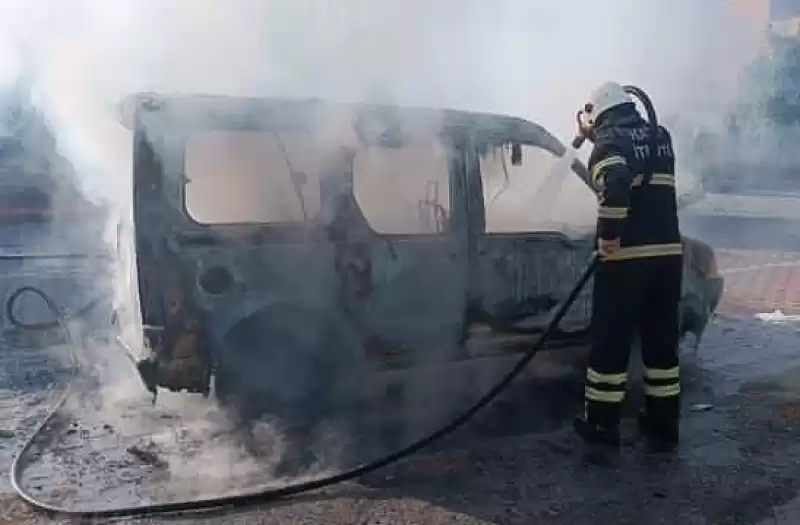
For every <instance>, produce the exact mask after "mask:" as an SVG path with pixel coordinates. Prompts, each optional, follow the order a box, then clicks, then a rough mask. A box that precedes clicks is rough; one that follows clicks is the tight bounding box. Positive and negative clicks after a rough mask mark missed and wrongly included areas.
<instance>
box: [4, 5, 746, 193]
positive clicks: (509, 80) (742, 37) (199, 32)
mask: <svg viewBox="0 0 800 525" xmlns="http://www.w3.org/2000/svg"><path fill="white" fill-rule="evenodd" d="M731 5H732V3H731V2H726V1H722V0H711V1H708V2H696V1H694V2H692V1H691V0H675V1H671V2H659V1H655V0H648V1H645V2H641V1H634V0H599V1H597V2H585V1H580V0H564V1H562V2H548V1H545V0H498V1H496V2H481V1H476V0H442V1H439V2H426V1H423V0H409V1H405V2H396V1H383V0H381V1H364V0H348V1H344V2H333V1H321V2H316V1H309V0H302V1H297V0H291V1H288V0H266V1H254V0H237V1H230V2H224V3H223V2H215V1H210V0H168V1H154V0H136V1H133V0H117V1H115V2H109V1H105V0H75V1H72V2H60V1H58V0H4V1H3V2H2V5H1V7H0V20H1V21H0V33H2V34H3V42H2V43H0V57H5V58H2V62H3V63H2V66H3V67H2V69H0V70H1V71H3V72H4V73H5V75H4V76H5V77H6V78H8V77H9V76H12V75H13V70H15V69H16V70H19V66H20V64H21V63H22V62H23V61H28V62H27V67H32V68H33V69H34V70H35V72H36V73H37V74H38V82H37V92H38V95H39V98H38V101H39V103H40V104H42V105H43V107H45V108H46V110H47V112H48V115H49V116H50V118H51V120H52V122H53V123H54V125H55V127H56V130H57V132H58V137H59V141H60V144H61V147H62V149H63V151H64V152H65V153H67V154H68V156H69V157H70V158H71V159H72V160H73V161H74V162H75V163H76V164H77V165H78V166H79V167H80V169H81V173H82V179H83V183H84V186H85V187H86V189H87V190H88V191H89V192H90V193H92V194H93V195H98V196H101V197H102V198H107V199H112V200H119V199H125V198H127V189H128V188H129V179H130V166H129V165H130V144H129V143H130V138H129V137H128V136H127V133H126V132H124V131H123V130H122V129H120V127H119V126H118V124H117V122H116V118H117V114H116V112H115V110H114V105H115V104H116V103H117V102H118V101H119V99H121V98H122V97H123V96H125V95H126V94H128V93H131V92H136V91H143V90H148V91H166V92H174V91H181V92H206V93H232V94H234V93H236V94H251V95H265V96H266V95H284V96H291V97H305V96H318V97H334V98H345V99H370V100H378V101H387V102H398V103H409V104H420V105H428V106H449V107H457V108H464V109H476V110H486V111H498V112H508V113H513V114H518V115H522V116H526V117H529V118H532V119H535V120H538V121H540V122H542V123H543V124H544V125H546V126H547V127H549V128H550V129H551V130H552V131H554V132H555V133H556V134H557V135H558V136H560V137H562V138H564V139H567V138H569V136H570V134H571V132H572V117H573V114H574V111H575V108H576V107H577V106H578V105H579V104H581V103H582V102H583V98H584V97H585V96H586V94H587V93H588V91H589V90H590V89H591V88H592V87H593V86H594V85H596V84H598V83H600V82H602V81H604V80H606V79H618V80H620V81H623V82H630V83H634V84H638V85H640V86H641V87H643V88H644V89H645V90H646V91H648V92H649V93H650V94H651V96H652V97H653V99H654V100H655V102H656V104H657V105H658V108H659V110H660V112H661V113H662V114H669V113H679V112H680V111H681V110H682V108H689V107H695V106H697V105H701V104H707V103H710V102H711V101H720V100H721V99H724V98H725V96H726V94H729V93H730V92H731V89H732V83H731V80H732V78H733V76H734V75H735V73H736V71H737V70H738V68H739V66H740V64H738V63H737V62H736V61H737V58H736V57H739V56H745V55H748V50H747V49H743V48H744V47H746V46H749V47H752V46H753V45H754V44H753V41H752V38H746V36H747V35H748V33H747V32H746V27H745V26H743V25H742V24H741V18H737V17H735V16H734V11H733V10H732V8H731ZM751 33H752V32H751ZM750 54H752V53H750ZM9 64H11V65H9ZM0 78H2V77H0Z"/></svg>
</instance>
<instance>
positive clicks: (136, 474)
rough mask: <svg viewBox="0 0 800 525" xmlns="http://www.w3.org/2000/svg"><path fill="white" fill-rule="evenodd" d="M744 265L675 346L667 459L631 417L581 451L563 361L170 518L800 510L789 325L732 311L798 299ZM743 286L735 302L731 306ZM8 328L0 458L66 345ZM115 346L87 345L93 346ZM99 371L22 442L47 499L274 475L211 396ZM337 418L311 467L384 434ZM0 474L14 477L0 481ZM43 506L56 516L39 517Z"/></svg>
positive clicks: (713, 515)
mask: <svg viewBox="0 0 800 525" xmlns="http://www.w3.org/2000/svg"><path fill="white" fill-rule="evenodd" d="M728 255H730V257H729V258H725V257H728ZM759 257H761V259H759ZM764 257H765V256H764V255H763V254H762V255H759V256H757V257H756V256H754V255H753V254H742V253H739V254H724V255H723V256H721V257H720V265H721V267H722V269H723V271H724V270H725V269H741V268H745V266H744V264H745V263H747V264H749V265H750V266H752V265H754V264H756V263H754V262H753V261H756V262H757V261H761V262H760V263H757V264H763V263H764V262H765V261H766V259H764ZM789 260H790V259H785V260H783V261H777V262H784V263H785V262H786V261H789ZM770 261H771V262H772V263H775V262H776V261H775V260H772V259H771V260H770ZM766 262H769V261H766ZM746 271H748V272H751V271H755V272H759V271H763V269H759V270H754V269H749V270H746ZM736 273H737V272H732V273H730V274H729V275H735V274H736ZM738 273H743V272H741V271H740V272H738ZM736 282H739V283H740V284H735V283H736ZM752 282H753V280H752V279H750V280H741V281H734V285H733V286H732V287H731V288H730V290H733V292H731V296H729V297H726V302H725V303H724V305H723V310H725V312H728V313H729V314H730V316H725V315H723V316H720V317H719V318H717V319H716V320H715V322H714V324H713V325H712V326H711V327H710V328H709V331H708V333H707V334H706V336H705V337H704V339H703V341H702V342H701V345H700V348H699V351H698V352H697V354H694V353H693V351H692V350H687V355H686V359H685V363H686V365H685V370H686V373H685V377H686V386H685V389H686V391H687V399H686V400H685V406H686V415H685V423H684V436H685V440H684V443H683V444H682V447H681V450H680V451H679V454H678V455H677V456H676V457H675V458H673V459H672V460H671V461H667V460H665V459H663V458H658V457H654V456H651V455H648V454H646V453H645V452H644V451H643V450H642V448H641V446H640V444H639V443H638V442H637V441H636V440H635V439H634V434H633V433H632V432H631V433H630V434H629V436H630V437H629V438H628V440H627V443H626V445H625V447H624V449H623V454H622V456H621V457H620V458H619V460H618V461H617V462H615V463H612V464H608V465H592V464H589V463H587V462H586V461H585V458H584V457H583V453H582V449H581V448H580V447H578V446H577V443H575V441H574V439H573V437H572V435H571V433H570V432H569V430H568V421H569V419H570V418H571V417H572V415H573V414H575V413H577V412H578V411H579V410H580V393H581V385H580V377H579V373H578V372H577V370H576V372H575V373H574V374H566V375H565V376H563V377H560V378H558V379H549V380H547V381H539V382H527V383H523V384H520V385H516V386H515V387H514V388H513V389H512V391H511V392H510V393H509V394H508V395H507V396H506V398H505V399H504V400H502V401H500V402H498V403H496V404H495V405H493V406H492V407H491V408H490V409H488V410H487V411H486V412H485V413H483V414H482V415H481V416H480V417H479V418H478V420H477V421H476V422H475V423H474V424H472V425H470V426H469V428H467V429H465V430H464V431H462V432H459V433H458V434H457V435H455V436H453V437H452V438H450V439H448V440H447V441H446V442H444V443H442V444H440V445H438V446H437V447H436V449H434V450H432V451H429V452H426V453H425V454H422V455H419V456H416V457H414V458H413V459H410V460H408V461H406V462H403V463H401V464H398V465H396V466H394V467H390V468H388V469H385V470H382V471H379V472H376V473H374V474H371V475H368V476H366V477H364V478H362V479H360V480H359V481H358V483H353V484H346V485H341V486H337V487H335V488H333V489H330V490H327V491H323V492H321V493H316V494H313V495H310V496H306V497H303V498H299V499H296V500H291V501H287V502H283V503H281V504H273V505H269V506H262V507H261V508H258V509H248V510H238V511H236V512H227V513H225V514H218V515H214V516H203V517H202V518H201V517H197V516H195V517H192V518H182V519H179V520H177V522H178V523H184V522H185V523H207V524H230V523H243V524H244V523H246V524H257V523H278V524H284V523H285V524H290V523H291V524H295V523H326V524H339V523H341V524H348V525H349V524H402V523H408V524H412V523H413V524H438V523H442V524H444V523H463V524H490V523H491V524H495V523H496V524H513V523H520V524H522V523H542V524H550V523H552V524H559V525H563V524H575V525H580V524H584V523H586V524H590V523H591V524H593V525H594V524H596V523H619V524H626V523H636V524H637V525H638V524H648V525H649V524H659V523H665V524H667V523H668V524H673V523H676V522H682V523H686V524H690V525H694V524H698V525H700V524H704V525H712V524H713V525H729V524H748V525H751V524H752V525H755V524H758V525H761V524H768V523H780V524H789V523H800V521H798V517H800V510H798V507H800V505H798V504H797V503H796V502H795V498H797V496H798V493H800V462H798V459H800V440H798V439H797V438H798V433H799V432H800V352H797V350H796V340H797V331H798V330H800V326H798V325H796V324H794V323H792V322H788V321H787V322H783V323H780V324H769V323H765V322H762V321H759V320H756V319H753V318H752V317H749V318H744V319H743V318H740V317H739V315H741V314H742V312H744V311H745V310H748V309H749V311H754V310H756V309H759V308H760V307H761V306H762V305H763V306H767V307H771V308H766V310H767V311H771V310H773V309H775V308H776V307H780V308H784V307H785V306H784V305H787V304H790V303H791V302H792V301H798V297H800V296H799V295H793V294H798V293H800V289H798V288H793V286H794V285H791V286H788V287H787V286H785V285H784V286H783V287H775V289H777V290H786V289H788V290H790V293H784V294H783V295H781V296H780V297H781V299H780V301H783V302H780V303H779V300H778V299H775V298H773V299H764V298H762V297H758V293H757V292H758V290H759V288H758V287H757V286H756V285H752V284H751V283H752ZM795 282H797V281H796V280H795ZM748 286H749V288H748ZM762 289H763V290H769V289H770V288H769V287H768V286H764V287H762ZM770 293H773V292H770ZM781 293H783V292H781ZM770 301H772V302H770ZM741 303H744V305H745V306H747V307H748V308H737V306H738V305H740V304H741ZM785 313H789V312H785ZM15 343H16V344H15V346H16V347H17V348H14V349H12V348H10V347H7V348H5V349H4V354H3V355H2V357H0V413H2V414H3V416H4V417H3V418H2V421H3V424H2V425H3V426H2V427H0V468H2V467H3V466H4V465H7V464H8V462H9V460H10V457H11V453H12V452H13V451H14V448H15V447H16V446H18V445H19V444H20V442H21V440H22V438H23V437H24V436H25V435H26V432H29V431H30V429H31V425H33V424H34V423H35V421H37V418H39V417H41V416H42V414H43V412H44V410H45V409H46V406H47V402H48V400H52V396H53V395H54V394H48V392H47V391H46V387H47V385H50V384H52V383H53V382H54V376H55V375H57V372H58V370H59V368H60V366H59V365H60V363H64V362H66V359H67V357H68V355H67V353H66V350H65V349H64V348H63V347H57V348H55V349H50V350H48V351H47V352H41V351H36V350H33V349H30V348H28V349H26V348H25V347H24V345H22V344H20V342H19V341H15ZM110 348H112V347H111V345H105V346H103V345H100V346H98V350H99V351H101V352H111V351H112V350H110ZM115 359H116V358H114V359H110V360H109V362H113V363H116V362H117V361H116V360H115ZM537 359H538V358H537ZM541 359H543V360H548V359H550V358H548V357H547V356H541ZM540 363H541V361H540ZM532 366H536V363H534V364H533V365H532ZM62 368H63V367H62ZM97 372H98V373H102V374H104V377H105V378H106V379H108V378H111V377H113V378H114V379H115V382H114V383H113V384H114V387H113V388H101V389H99V390H98V387H97V386H96V385H84V387H83V391H84V392H86V391H88V392H92V393H93V394H95V395H92V396H91V397H89V398H87V397H86V396H78V397H76V398H73V402H72V403H71V405H70V408H71V409H72V410H71V411H68V412H67V413H66V414H65V416H64V417H62V418H60V419H59V420H58V421H57V422H56V423H57V424H55V425H53V428H52V429H51V435H52V436H53V439H52V441H50V442H48V443H45V445H46V446H47V449H46V450H45V451H43V452H42V453H41V454H39V455H37V456H36V457H35V458H34V459H35V461H34V463H33V465H32V466H31V469H30V470H29V472H28V474H27V476H26V485H27V486H28V487H29V488H30V489H31V490H32V491H33V492H34V493H36V494H37V495H39V496H40V497H42V498H43V499H47V501H49V502H53V503H62V504H66V505H74V506H80V507H84V506H90V507H95V506H100V505H120V504H122V505H124V504H137V503H139V502H140V501H165V500H170V499H176V498H177V499H183V498H187V497H189V498H192V497H203V496H208V495H213V494H219V493H225V492H239V491H242V490H246V489H247V488H251V487H255V486H263V485H269V484H280V483H282V482H285V480H284V481H281V480H277V481H276V480H272V479H270V478H271V474H270V473H271V470H272V467H273V466H274V456H275V454H270V453H269V452H270V451H279V450H280V449H281V446H282V445H281V442H280V438H279V436H276V435H275V434H274V432H273V431H272V430H271V428H270V427H269V426H268V425H264V426H263V427H261V428H258V429H256V430H257V433H258V434H259V436H260V440H259V441H260V442H262V443H263V444H264V446H263V447H262V450H261V452H262V454H261V455H260V456H259V457H258V458H256V457H254V456H252V455H250V453H249V452H247V451H246V449H245V447H244V443H243V442H242V441H240V440H238V439H236V434H235V433H233V432H232V431H231V427H230V424H229V423H228V422H227V421H226V420H225V418H224V417H223V416H222V414H220V413H219V412H217V411H216V410H215V409H214V407H213V405H212V404H211V403H209V402H205V401H203V400H202V399H195V398H192V399H190V400H187V399H186V398H184V397H179V396H167V397H165V398H163V399H161V400H160V401H159V403H158V405H157V406H155V407H151V406H148V401H149V400H148V399H147V398H146V397H145V396H142V395H141V390H140V388H139V385H138V384H137V383H136V382H130V381H124V380H123V377H124V375H125V374H126V373H128V372H126V369H125V368H124V367H122V366H112V367H110V368H109V369H105V370H99V371H97ZM452 379H454V378H451V380H452ZM96 394H101V396H100V397H98V396H97V395H96ZM634 399H635V396H634ZM92 400H94V401H96V403H95V404H92V403H91V401H92ZM439 401H440V400H439ZM453 408H454V409H455V408H458V407H457V406H454V407H453ZM390 419H391V418H390ZM395 419H397V418H395ZM401 419H402V418H401ZM434 419H435V418H434ZM408 421H414V423H413V424H412V423H408V424H407V425H406V428H405V430H406V437H407V438H408V437H410V436H411V435H420V434H421V433H422V432H423V431H424V430H425V429H426V428H432V427H434V426H435V425H436V424H437V423H438V422H439V421H436V420H428V421H427V422H426V423H419V422H417V421H416V419H415V418H413V417H411V416H409V418H408ZM336 428H337V427H336V425H333V426H332V427H331V428H330V429H329V430H328V432H326V433H322V435H321V436H320V437H319V439H318V441H317V448H318V449H320V450H324V452H325V454H324V456H323V460H322V461H321V462H320V465H319V467H318V469H317V472H311V473H310V475H312V476H313V475H318V474H319V473H320V472H325V471H332V470H337V469H339V468H341V467H342V466H343V464H344V463H347V464H349V463H350V462H352V461H354V460H358V459H361V460H365V459H369V457H371V456H374V455H375V454H379V453H380V452H381V447H380V446H379V445H378V444H377V443H374V442H372V441H370V442H369V443H367V442H365V441H363V440H364V439H367V438H366V437H365V436H363V435H362V436H361V437H360V438H359V439H361V440H362V441H358V442H357V443H356V444H355V445H353V444H352V443H348V440H347V439H345V438H342V437H340V436H339V435H338V434H337V433H336V432H335V431H336ZM368 444H369V445H370V446H367V445H368ZM264 452H267V453H264ZM359 456H360V457H359ZM344 458H347V459H344ZM0 488H2V489H3V490H4V491H5V492H6V493H8V492H10V491H9V490H8V487H7V485H4V484H3V483H0ZM5 502H6V505H4V506H3V507H4V508H5V510H6V512H5V514H3V513H0V525H2V524H4V523H6V524H26V523H36V521H34V520H35V519H36V518H37V516H36V515H34V514H31V513H30V511H29V510H28V509H27V508H26V507H25V506H24V505H21V504H20V503H18V502H17V501H16V500H15V499H13V497H10V496H9V497H6V498H5ZM39 522H40V523H54V522H53V521H47V520H46V519H44V518H40V521H39ZM140 523H160V521H156V520H152V521H144V520H143V521H141V522H140Z"/></svg>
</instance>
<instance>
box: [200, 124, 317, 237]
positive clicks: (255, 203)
mask: <svg viewBox="0 0 800 525" xmlns="http://www.w3.org/2000/svg"><path fill="white" fill-rule="evenodd" d="M185 153H186V155H185V172H186V178H187V181H186V185H185V194H184V200H185V206H186V211H187V212H188V214H189V216H190V217H191V218H192V219H194V220H195V221H197V222H199V223H203V224H214V223H217V224H219V223H228V224H229V223H251V222H255V223H275V222H278V223H287V222H304V221H310V220H312V219H314V218H315V217H316V216H317V214H318V213H319V210H320V198H319V178H320V173H321V172H322V169H323V166H324V154H323V153H322V150H321V149H319V148H317V147H316V146H315V142H314V139H313V137H312V135H311V134H304V133H297V132H292V133H285V132H280V133H275V132H271V131H231V130H224V131H208V132H202V133H195V134H193V135H191V136H190V137H189V138H188V140H187V142H186V148H185ZM293 175H294V176H293Z"/></svg>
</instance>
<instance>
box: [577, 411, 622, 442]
mask: <svg viewBox="0 0 800 525" xmlns="http://www.w3.org/2000/svg"><path fill="white" fill-rule="evenodd" d="M573 427H574V428H575V433H576V434H578V437H580V438H581V439H582V440H583V441H584V442H585V443H587V444H590V445H606V446H609V447H613V448H619V446H620V434H619V425H613V424H601V423H595V422H592V421H590V420H588V419H586V418H585V417H576V418H575V421H574V422H573Z"/></svg>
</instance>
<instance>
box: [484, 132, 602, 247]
mask: <svg viewBox="0 0 800 525" xmlns="http://www.w3.org/2000/svg"><path fill="white" fill-rule="evenodd" d="M520 151H521V153H522V155H521V157H520V158H519V159H514V160H517V161H518V162H517V163H516V165H515V163H514V162H512V156H513V155H512V148H511V145H510V144H505V145H503V146H498V147H495V148H491V149H489V150H488V151H487V152H484V153H483V154H482V155H481V157H480V165H481V182H482V185H483V202H484V207H485V210H486V232H487V233H522V232H537V231H561V230H563V229H565V228H570V229H571V228H578V229H580V228H586V227H589V228H590V227H592V226H593V225H594V221H595V220H596V217H597V200H596V197H595V196H594V194H593V193H592V192H591V191H589V189H588V188H587V187H586V186H585V185H584V184H583V182H581V180H580V179H579V178H578V177H577V175H576V174H575V173H573V172H572V171H571V170H569V169H567V168H566V163H564V162H559V158H558V157H556V156H555V155H553V154H552V153H550V152H549V151H547V150H545V149H542V148H539V147H536V146H530V145H522V146H521V148H520Z"/></svg>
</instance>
